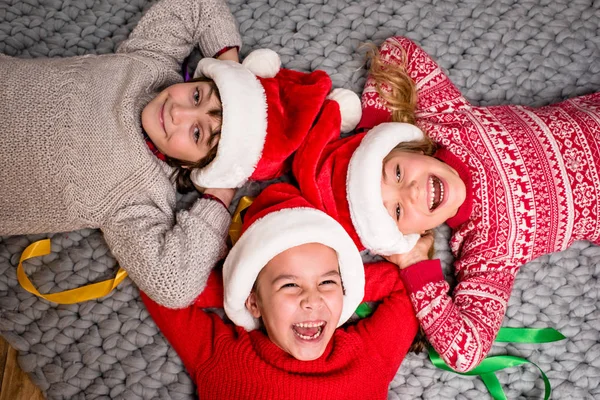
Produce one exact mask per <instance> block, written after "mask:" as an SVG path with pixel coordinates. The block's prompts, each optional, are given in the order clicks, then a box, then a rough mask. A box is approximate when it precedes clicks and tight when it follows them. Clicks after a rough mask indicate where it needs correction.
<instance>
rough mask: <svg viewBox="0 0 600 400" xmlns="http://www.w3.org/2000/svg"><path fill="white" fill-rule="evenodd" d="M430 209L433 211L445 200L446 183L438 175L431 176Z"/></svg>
mask: <svg viewBox="0 0 600 400" xmlns="http://www.w3.org/2000/svg"><path fill="white" fill-rule="evenodd" d="M429 199H430V200H429V211H430V212H432V211H434V210H435V209H436V208H438V207H439V206H440V204H442V201H444V185H442V181H440V179H439V178H438V177H437V176H434V175H431V176H430V177H429Z"/></svg>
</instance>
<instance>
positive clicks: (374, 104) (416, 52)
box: [358, 36, 469, 129]
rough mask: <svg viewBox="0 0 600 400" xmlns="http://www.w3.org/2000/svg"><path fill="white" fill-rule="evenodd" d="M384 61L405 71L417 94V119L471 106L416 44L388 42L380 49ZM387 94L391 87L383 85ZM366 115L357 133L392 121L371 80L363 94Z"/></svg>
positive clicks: (398, 39)
mask: <svg viewBox="0 0 600 400" xmlns="http://www.w3.org/2000/svg"><path fill="white" fill-rule="evenodd" d="M379 51H380V55H381V59H382V61H383V62H384V64H385V65H388V66H389V67H390V68H404V70H405V71H406V73H407V74H408V76H409V77H410V78H411V79H412V80H413V82H414V83H415V85H416V90H417V106H416V116H417V118H424V117H426V116H427V115H428V114H432V113H443V112H449V111H455V110H457V109H459V108H462V107H466V106H468V105H469V103H468V102H467V101H466V99H465V98H464V97H463V96H462V95H461V93H460V91H459V90H458V89H457V88H456V87H455V86H454V84H453V83H452V82H451V81H450V79H449V78H448V77H447V76H446V74H445V73H444V72H443V71H442V69H441V68H440V67H439V66H438V65H437V63H436V62H435V61H434V60H433V59H432V58H431V57H429V55H428V54H427V53H426V52H425V51H424V50H423V49H422V48H421V47H419V46H417V45H416V44H415V43H414V42H413V41H411V40H410V39H407V38H405V37H402V36H395V37H391V38H389V39H387V40H386V41H385V42H383V44H382V45H381V47H380V49H379ZM381 89H382V90H383V91H384V92H389V91H390V90H391V88H390V86H387V85H385V84H384V85H382V88H381ZM362 108H363V115H362V119H361V121H360V123H359V125H358V129H371V128H373V127H374V126H377V125H379V124H381V123H384V122H390V121H391V117H392V114H391V110H390V109H389V108H388V106H387V102H386V101H385V100H384V99H383V98H382V97H381V96H380V95H379V93H378V91H377V86H376V82H375V80H374V79H373V77H372V76H368V77H367V82H366V83H365V88H364V90H363V93H362Z"/></svg>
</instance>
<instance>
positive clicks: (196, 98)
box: [194, 88, 200, 106]
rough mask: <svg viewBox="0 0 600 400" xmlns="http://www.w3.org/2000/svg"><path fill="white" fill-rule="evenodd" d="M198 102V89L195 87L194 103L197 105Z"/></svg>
mask: <svg viewBox="0 0 600 400" xmlns="http://www.w3.org/2000/svg"><path fill="white" fill-rule="evenodd" d="M199 102H200V91H199V90H198V88H196V89H195V90H194V105H195V106H197V105H198V103H199Z"/></svg>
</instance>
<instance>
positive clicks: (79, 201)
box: [0, 0, 241, 307]
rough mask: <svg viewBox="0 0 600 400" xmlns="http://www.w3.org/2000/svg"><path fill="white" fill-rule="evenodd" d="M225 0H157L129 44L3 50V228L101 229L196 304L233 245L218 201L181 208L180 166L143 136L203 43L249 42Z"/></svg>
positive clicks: (169, 296)
mask: <svg viewBox="0 0 600 400" xmlns="http://www.w3.org/2000/svg"><path fill="white" fill-rule="evenodd" d="M240 43H241V41H240V38H239V35H238V33H237V30H236V26H235V21H234V20H233V17H232V16H231V14H230V13H229V10H228V9H227V5H226V4H225V3H224V2H221V1H218V0H202V1H200V0H169V1H162V2H159V3H158V4H156V5H155V6H154V7H152V8H151V9H150V10H149V11H148V13H147V14H146V15H145V16H144V17H143V18H142V20H140V22H139V24H138V26H137V27H136V29H135V30H134V32H133V33H132V35H131V37H130V38H129V39H128V40H127V41H125V42H124V43H123V44H122V45H121V47H120V48H119V50H118V54H112V55H101V56H93V55H90V56H82V57H72V58H64V59H59V58H55V59H29V60H26V59H17V58H12V57H6V56H2V57H0V71H1V72H0V75H1V76H2V79H1V80H0V93H2V94H3V99H2V102H0V118H1V119H2V121H3V124H2V128H1V130H0V154H1V157H0V170H1V171H2V174H1V175H0V187H2V191H3V193H2V196H0V235H16V234H28V233H46V232H61V231H71V230H77V229H81V228H86V227H87V228H100V229H102V231H103V233H104V236H105V239H106V241H107V243H108V245H109V246H110V248H111V251H112V252H113V254H114V255H115V257H116V258H117V260H118V262H119V264H120V265H121V266H122V267H123V268H125V269H126V270H127V272H128V273H129V275H130V276H131V278H132V279H133V280H134V281H135V282H136V283H137V284H138V285H139V286H140V288H141V289H143V290H144V291H146V292H147V293H148V294H149V295H150V296H151V297H152V298H153V299H155V300H156V301H158V302H159V303H161V304H164V305H167V306H170V307H183V306H185V305H187V304H189V303H190V302H191V301H192V300H193V299H194V298H195V297H196V296H197V295H198V293H199V292H200V291H201V290H202V288H203V287H204V284H205V279H206V277H207V276H208V270H209V269H210V267H212V266H213V265H214V263H215V262H216V261H217V260H218V259H219V258H220V257H221V256H223V254H224V252H225V250H226V245H225V234H226V230H227V225H228V222H229V216H228V213H227V211H226V210H225V209H224V208H223V207H222V206H221V205H219V204H218V203H216V202H212V201H209V200H199V201H197V203H196V204H195V205H194V206H192V208H191V209H190V210H187V211H180V212H178V213H175V211H174V208H175V203H176V196H175V189H174V186H173V184H172V182H171V181H170V174H171V172H172V170H171V168H169V167H168V166H166V164H164V163H163V162H162V161H160V160H158V159H157V158H156V157H154V156H153V155H152V153H151V152H150V151H149V149H148V148H147V146H146V144H145V143H144V139H143V135H142V131H141V122H140V115H141V111H142V109H143V107H144V106H145V105H146V104H147V103H148V101H149V100H150V99H152V98H153V97H154V96H155V95H156V94H158V92H159V91H160V90H162V89H164V88H165V87H166V86H169V85H171V84H174V83H177V82H180V81H181V77H180V75H179V69H180V66H179V65H180V63H181V62H182V61H183V59H184V58H185V57H186V56H187V55H188V54H189V53H190V51H191V50H192V48H193V46H194V45H196V44H199V45H200V50H201V51H202V52H203V54H205V55H208V56H211V55H213V54H214V53H216V52H217V51H218V50H220V49H222V48H224V47H227V46H240Z"/></svg>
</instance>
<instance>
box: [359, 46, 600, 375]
mask: <svg viewBox="0 0 600 400" xmlns="http://www.w3.org/2000/svg"><path fill="white" fill-rule="evenodd" d="M380 50H381V55H382V58H383V59H384V61H385V62H387V63H389V64H391V65H394V64H396V65H397V64H402V65H405V68H406V71H407V72H408V74H409V76H410V77H411V78H412V79H413V80H414V81H415V83H416V86H417V93H418V102H417V121H418V122H417V124H418V125H419V127H420V128H421V129H422V130H423V131H424V132H426V133H427V134H428V135H429V136H430V137H432V139H433V140H434V141H436V142H437V143H438V144H439V145H440V146H441V147H442V150H441V151H439V152H438V153H437V154H436V157H438V158H440V159H441V160H443V161H445V162H447V163H448V164H449V165H451V166H452V167H454V168H455V169H456V170H457V171H458V172H459V174H460V175H461V178H463V180H464V181H465V182H466V184H467V193H468V198H467V200H466V201H465V204H464V205H463V206H462V207H461V209H460V210H459V212H458V214H457V216H455V217H453V218H451V219H450V220H448V221H447V223H448V225H449V226H450V227H452V229H453V235H452V238H451V249H452V252H453V254H454V256H455V257H456V261H455V270H456V274H457V281H458V284H457V286H456V288H455V289H454V292H453V293H452V294H451V296H450V295H448V291H449V286H448V284H447V283H446V281H444V279H443V275H442V273H441V265H440V263H439V260H429V261H425V262H422V263H419V264H415V265H413V266H411V267H409V268H406V269H405V270H403V271H402V276H403V279H405V282H406V284H407V287H408V288H409V291H410V292H411V300H412V303H413V307H414V308H415V311H416V313H417V317H418V319H419V321H420V323H421V325H422V326H423V328H424V330H425V332H426V334H427V337H428V339H429V340H430V342H431V344H432V345H433V346H434V348H435V349H436V350H437V351H438V352H439V353H440V355H441V356H442V357H443V359H444V361H446V363H447V364H448V365H450V366H451V367H452V368H454V369H455V370H457V371H467V370H470V369H472V368H474V367H475V366H476V365H477V364H479V363H480V362H481V360H483V358H485V356H486V355H487V353H488V352H489V350H490V348H491V345H492V342H493V341H494V339H495V337H496V335H497V333H498V330H499V329H500V326H501V323H502V319H503V317H504V313H505V311H506V305H507V302H508V298H509V296H510V292H511V290H512V286H513V283H514V278H515V275H516V273H517V271H518V269H519V267H520V266H521V265H523V264H524V263H526V262H528V261H531V260H532V259H534V258H536V257H539V256H540V255H543V254H547V253H551V252H555V251H559V250H564V249H566V248H567V247H568V246H570V245H571V244H572V243H573V241H575V240H580V239H585V240H589V241H592V242H594V243H598V242H599V241H598V237H599V235H600V224H599V212H600V210H599V203H598V201H597V199H598V198H599V192H600V180H599V176H598V175H599V173H600V172H599V171H600V157H599V152H600V147H599V146H598V143H599V139H600V94H599V93H595V94H591V95H587V96H583V97H578V98H574V99H570V100H566V101H564V102H561V103H558V104H553V105H549V106H545V107H541V108H531V107H526V106H517V105H500V106H491V107H478V106H473V105H471V104H469V102H468V101H467V100H466V99H465V98H464V97H463V96H462V95H461V93H460V92H459V91H458V89H457V88H456V87H455V86H454V85H453V84H452V82H451V81H450V80H449V79H448V77H447V76H446V75H445V74H444V73H443V71H442V70H441V68H440V67H439V66H438V65H437V64H436V63H435V62H434V61H433V60H432V59H431V58H430V57H429V56H428V55H427V54H426V53H425V52H424V51H423V50H422V49H421V48H420V47H418V46H417V45H416V44H415V43H413V42H412V41H410V40H409V39H406V38H403V37H394V38H390V39H388V40H387V41H386V42H385V43H384V44H383V45H382V47H381V49H380ZM383 89H384V90H389V88H385V87H384V88H383ZM362 102H363V120H362V121H361V124H360V126H361V127H363V128H371V127H373V126H375V125H377V124H379V123H381V122H387V121H389V120H390V118H391V114H390V112H389V110H388V109H387V107H386V105H385V101H384V100H383V99H381V98H380V96H379V94H378V93H377V90H376V88H375V86H374V82H373V80H372V78H369V79H368V80H367V84H366V86H365V89H364V92H363V97H362Z"/></svg>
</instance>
